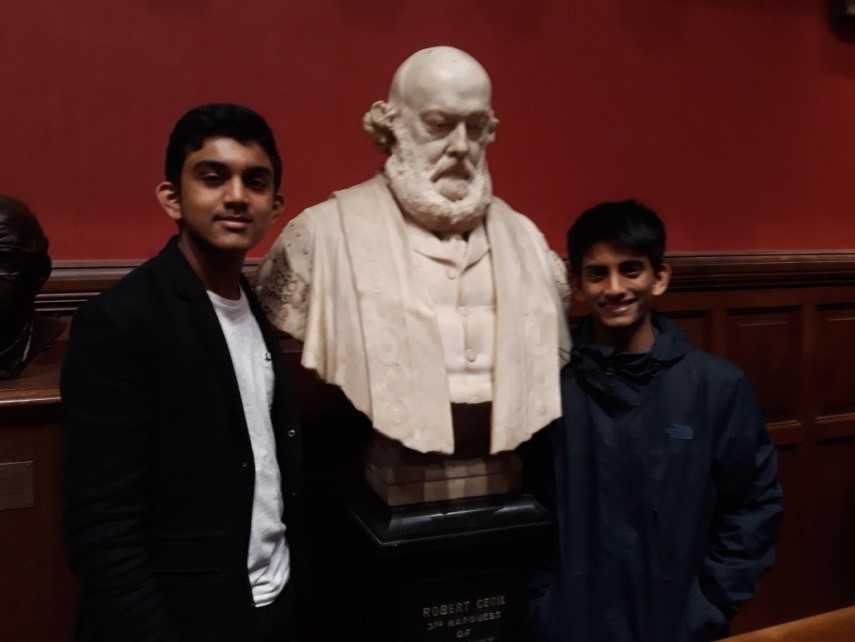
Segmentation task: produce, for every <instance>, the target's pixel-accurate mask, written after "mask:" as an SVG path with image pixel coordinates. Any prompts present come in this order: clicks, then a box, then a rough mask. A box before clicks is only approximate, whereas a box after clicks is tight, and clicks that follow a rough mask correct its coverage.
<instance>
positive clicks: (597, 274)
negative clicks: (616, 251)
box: [585, 268, 606, 281]
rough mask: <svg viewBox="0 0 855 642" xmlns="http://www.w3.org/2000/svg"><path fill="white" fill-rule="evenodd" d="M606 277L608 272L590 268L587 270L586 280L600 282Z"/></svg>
mask: <svg viewBox="0 0 855 642" xmlns="http://www.w3.org/2000/svg"><path fill="white" fill-rule="evenodd" d="M605 277H606V271H605V270H603V269H600V268H588V269H586V270H585V278H586V279H588V280H589V281H600V280H601V279H604V278H605Z"/></svg>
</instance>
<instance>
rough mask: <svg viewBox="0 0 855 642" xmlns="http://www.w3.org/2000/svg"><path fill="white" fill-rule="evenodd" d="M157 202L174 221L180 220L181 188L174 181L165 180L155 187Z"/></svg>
mask: <svg viewBox="0 0 855 642" xmlns="http://www.w3.org/2000/svg"><path fill="white" fill-rule="evenodd" d="M155 196H156V197H157V202H158V203H160V206H161V207H162V208H163V209H164V211H165V212H166V215H167V216H168V217H169V218H171V219H172V220H173V221H180V220H181V218H182V214H181V190H180V189H179V188H178V186H177V185H175V184H174V183H170V182H169V181H163V182H162V183H160V184H159V185H158V186H157V187H156V188H155Z"/></svg>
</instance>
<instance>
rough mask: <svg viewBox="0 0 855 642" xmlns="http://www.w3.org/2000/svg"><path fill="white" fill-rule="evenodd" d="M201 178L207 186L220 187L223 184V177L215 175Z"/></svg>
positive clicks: (204, 175) (203, 175) (205, 175)
mask: <svg viewBox="0 0 855 642" xmlns="http://www.w3.org/2000/svg"><path fill="white" fill-rule="evenodd" d="M199 178H200V179H201V180H202V182H203V183H205V185H220V184H222V182H223V177H222V176H220V175H219V174H214V173H208V174H202V175H201V176H200V177H199Z"/></svg>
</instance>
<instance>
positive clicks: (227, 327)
mask: <svg viewBox="0 0 855 642" xmlns="http://www.w3.org/2000/svg"><path fill="white" fill-rule="evenodd" d="M208 297H209V298H210V299H211V303H212V304H213V305H214V310H215V311H216V313H217V318H218V319H219V321H220V326H221V327H222V329H223V334H224V335H225V337H226V343H228V346H229V353H230V354H231V357H232V366H233V367H234V371H235V376H236V377H237V382H238V387H239V388H240V397H241V401H242V403H243V412H244V416H245V417H246V425H247V427H248V428H249V438H250V442H251V443H252V455H253V459H254V460H255V494H254V496H253V500H252V527H251V530H250V536H249V555H248V559H247V568H248V571H249V583H250V585H251V586H252V598H253V601H254V602H255V605H256V606H266V605H268V604H271V603H272V602H273V600H275V599H276V597H277V596H278V595H279V593H280V592H281V591H282V589H283V588H284V586H285V584H286V583H287V582H288V577H289V575H290V570H291V569H290V566H291V563H290V562H291V560H290V553H289V551H288V543H287V542H286V540H285V524H284V523H283V522H282V512H283V508H284V504H283V500H282V490H281V489H282V485H281V477H280V473H279V463H278V461H277V460H276V439H275V437H274V435H273V423H272V421H271V419H270V407H271V405H272V404H273V384H274V381H273V366H272V364H271V361H270V359H271V357H270V354H269V353H268V352H267V346H266V345H265V343H264V337H263V336H262V334H261V329H260V328H259V327H258V323H257V322H256V320H255V317H253V316H252V311H251V310H250V308H249V302H248V301H247V299H246V295H245V294H244V292H243V290H241V292H240V299H238V300H236V301H235V300H231V299H226V298H224V297H221V296H220V295H218V294H215V293H214V292H211V291H208Z"/></svg>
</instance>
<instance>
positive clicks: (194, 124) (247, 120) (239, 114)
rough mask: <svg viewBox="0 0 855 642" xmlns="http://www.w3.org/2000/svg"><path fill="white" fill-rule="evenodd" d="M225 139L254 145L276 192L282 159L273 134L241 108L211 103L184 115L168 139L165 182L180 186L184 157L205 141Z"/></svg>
mask: <svg viewBox="0 0 855 642" xmlns="http://www.w3.org/2000/svg"><path fill="white" fill-rule="evenodd" d="M218 136H224V137H226V138H234V139H235V140H237V141H239V142H241V143H244V144H246V143H257V144H258V145H259V146H260V147H261V148H262V149H263V150H264V151H265V152H266V153H267V156H268V157H269V158H270V163H271V164H272V165H273V178H274V185H275V188H276V190H279V186H280V185H281V184H282V159H281V158H280V157H279V151H278V150H277V149H276V140H275V139H274V138H273V132H272V131H271V129H270V126H269V125H268V124H267V121H265V120H264V118H263V117H262V116H261V115H259V114H257V113H256V112H254V111H253V110H251V109H249V108H248V107H243V106H241V105H233V104H230V103H211V104H208V105H202V106H201V107H196V108H195V109H191V110H190V111H188V112H187V113H186V114H184V115H183V116H182V117H181V118H180V119H179V120H178V122H177V123H175V128H174V129H173V130H172V133H171V134H170V135H169V144H168V145H167V146H166V165H165V172H164V173H165V174H166V180H167V181H169V182H170V183H172V184H173V185H176V186H179V187H180V185H181V169H182V168H183V167H184V161H185V159H186V158H187V154H189V153H190V152H195V151H197V150H199V149H201V148H202V145H204V144H205V141H206V140H207V139H208V138H214V137H218Z"/></svg>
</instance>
